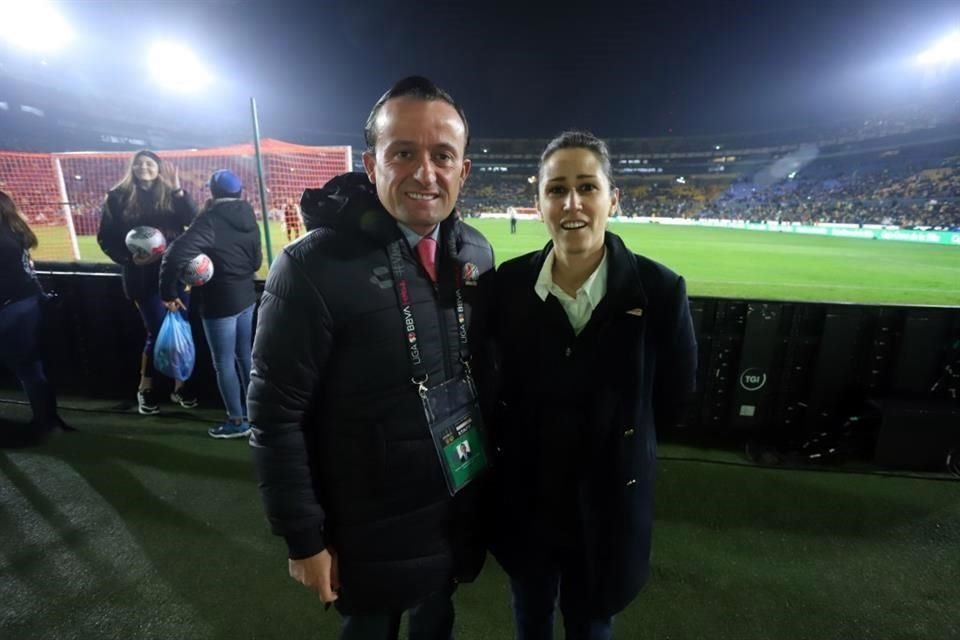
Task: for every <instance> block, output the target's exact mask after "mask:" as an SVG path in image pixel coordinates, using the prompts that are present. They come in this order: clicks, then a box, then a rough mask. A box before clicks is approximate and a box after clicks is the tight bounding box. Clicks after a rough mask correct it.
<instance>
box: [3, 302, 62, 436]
mask: <svg viewBox="0 0 960 640" xmlns="http://www.w3.org/2000/svg"><path fill="white" fill-rule="evenodd" d="M40 313H41V309H40V294H37V295H34V296H30V297H29V298H23V299H22V300H17V301H16V302H11V303H9V304H7V305H6V306H4V307H2V308H0V364H3V366H5V367H7V368H8V369H10V370H12V371H13V372H14V374H15V375H16V376H17V379H18V380H19V381H20V384H21V386H23V391H24V393H26V394H27V399H29V401H30V408H31V409H32V410H33V421H34V423H35V424H36V425H38V426H40V427H52V426H55V425H56V423H57V399H56V396H55V394H54V391H53V386H52V385H51V384H50V382H49V380H47V376H46V374H45V373H44V371H43V363H42V362H41V361H40V349H39V342H38V333H39V327H40Z"/></svg>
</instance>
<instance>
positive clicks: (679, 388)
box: [489, 232, 697, 617]
mask: <svg viewBox="0 0 960 640" xmlns="http://www.w3.org/2000/svg"><path fill="white" fill-rule="evenodd" d="M605 247H606V255H607V261H608V262H607V265H608V272H607V292H606V295H605V296H604V298H603V299H602V300H601V301H600V303H599V305H598V306H597V307H596V309H594V311H593V314H592V315H591V318H590V321H589V322H588V323H587V325H586V326H585V327H584V328H583V330H582V331H581V333H580V334H579V335H576V334H575V333H574V331H573V329H572V328H571V326H570V322H569V320H568V319H567V316H566V313H565V312H564V310H563V307H562V306H561V305H560V302H559V301H558V300H557V298H556V297H554V296H553V295H548V296H547V298H546V300H541V299H540V298H539V297H538V296H537V294H536V293H535V291H534V285H535V283H536V281H537V276H538V275H539V273H540V270H541V268H542V266H543V264H544V260H545V259H546V257H547V254H548V253H549V251H550V249H551V245H550V244H548V245H547V246H546V247H545V248H544V249H543V250H542V251H538V252H534V253H530V254H527V255H524V256H521V257H518V258H515V259H513V260H510V261H508V262H506V263H504V264H502V265H501V266H500V268H499V269H498V270H497V274H496V277H495V287H494V290H495V294H494V307H495V311H494V312H493V314H492V315H493V318H494V319H493V321H492V326H491V331H492V333H493V335H494V338H495V341H496V343H497V345H498V352H499V353H500V375H501V390H500V394H499V406H498V408H497V410H496V412H495V417H494V418H491V420H490V424H489V428H490V433H491V436H492V438H493V441H494V442H495V444H496V449H497V459H496V466H495V468H494V474H493V478H492V479H493V485H494V490H493V491H492V492H491V493H492V497H493V500H492V513H491V519H492V522H493V525H492V526H493V528H494V531H493V533H492V538H493V542H492V544H491V550H492V551H493V553H494V555H495V556H496V558H497V560H498V561H499V562H500V564H501V565H502V566H503V567H504V569H505V570H506V571H507V572H508V573H510V574H516V573H521V572H524V571H527V570H530V569H531V568H532V569H535V568H536V566H537V565H538V563H543V562H547V561H548V560H547V558H546V557H545V555H544V554H553V555H556V552H557V550H561V551H562V553H561V554H560V555H561V557H564V558H566V559H568V561H569V562H572V563H576V567H577V570H576V572H575V573H576V575H584V576H586V580H587V585H586V587H585V589H584V592H585V593H589V594H591V596H592V600H591V601H590V602H588V603H584V606H585V607H586V608H587V609H588V610H589V611H591V612H593V614H595V615H596V616H597V617H600V616H608V615H613V614H614V613H616V612H618V611H620V610H622V609H623V608H624V607H625V606H626V605H627V604H629V602H630V601H631V600H632V599H633V598H634V597H635V596H636V595H637V593H638V592H639V590H640V588H641V587H642V586H643V584H644V583H645V582H646V580H647V575H648V571H649V559H650V541H651V530H652V524H653V485H654V475H655V469H656V466H655V465H656V434H655V425H660V426H664V425H672V424H675V423H677V422H678V421H679V419H680V417H681V411H682V409H683V407H684V404H685V401H686V400H687V397H688V395H689V393H690V392H691V391H692V390H693V387H694V384H695V373H696V362H697V347H696V341H695V337H694V333H693V324H692V321H691V316H690V310H689V303H688V300H687V295H686V289H685V285H684V281H683V278H681V277H680V276H678V275H676V274H675V273H673V272H672V271H670V270H669V269H667V268H666V267H664V266H662V265H660V264H658V263H656V262H654V261H652V260H650V259H648V258H645V257H643V256H640V255H636V254H634V253H632V252H630V251H629V249H627V248H626V246H624V244H623V241H622V240H621V239H620V238H619V237H618V236H616V235H614V234H612V233H609V232H608V233H607V234H606V238H605Z"/></svg>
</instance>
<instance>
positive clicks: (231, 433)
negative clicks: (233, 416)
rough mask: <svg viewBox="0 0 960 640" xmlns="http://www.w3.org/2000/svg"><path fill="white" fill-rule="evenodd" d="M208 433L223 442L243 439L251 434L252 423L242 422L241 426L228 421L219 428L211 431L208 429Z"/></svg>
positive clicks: (212, 428)
mask: <svg viewBox="0 0 960 640" xmlns="http://www.w3.org/2000/svg"><path fill="white" fill-rule="evenodd" d="M207 433H208V434H209V435H210V437H211V438H217V439H221V440H224V439H231V438H242V437H244V436H245V435H247V434H248V433H250V423H249V422H241V423H240V424H237V423H236V422H231V421H230V420H227V421H226V422H224V423H223V424H221V425H219V426H216V427H211V428H210V429H207Z"/></svg>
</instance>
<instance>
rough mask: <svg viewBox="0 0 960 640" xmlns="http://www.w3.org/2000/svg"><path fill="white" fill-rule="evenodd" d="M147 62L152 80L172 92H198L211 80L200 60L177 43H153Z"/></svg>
mask: <svg viewBox="0 0 960 640" xmlns="http://www.w3.org/2000/svg"><path fill="white" fill-rule="evenodd" d="M149 61H150V71H151V74H152V75H153V79H154V80H155V81H156V82H157V84H159V85H161V86H163V87H165V88H167V89H171V90H173V91H181V92H193V91H200V90H201V89H204V88H206V87H207V85H209V84H210V82H211V81H212V80H213V77H212V76H211V75H210V72H209V71H207V68H206V67H205V66H204V65H203V63H202V62H200V59H199V58H197V56H195V55H194V53H193V52H192V51H190V49H188V48H187V47H185V46H184V45H182V44H179V43H177V42H157V43H155V44H154V45H153V46H152V47H150V54H149Z"/></svg>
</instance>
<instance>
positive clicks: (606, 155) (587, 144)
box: [537, 131, 614, 189]
mask: <svg viewBox="0 0 960 640" xmlns="http://www.w3.org/2000/svg"><path fill="white" fill-rule="evenodd" d="M561 149H586V150H587V151H591V152H593V154H594V155H595V156H597V160H599V161H600V169H601V170H602V171H603V174H604V175H605V176H606V177H607V182H609V183H610V188H611V189H613V187H614V183H613V169H612V168H611V166H610V149H608V148H607V143H606V142H604V141H603V140H601V139H600V138H598V137H596V136H595V135H593V134H592V133H590V132H589V131H564V132H563V133H561V134H560V135H558V136H557V137H556V138H554V139H553V140H551V141H550V142H548V143H547V146H546V148H545V149H544V150H543V153H542V154H540V167H539V169H538V170H537V178H538V179H539V180H540V181H543V165H545V164H546V163H547V160H548V159H549V158H550V156H552V155H553V154H554V153H556V152H557V151H560V150H561Z"/></svg>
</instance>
